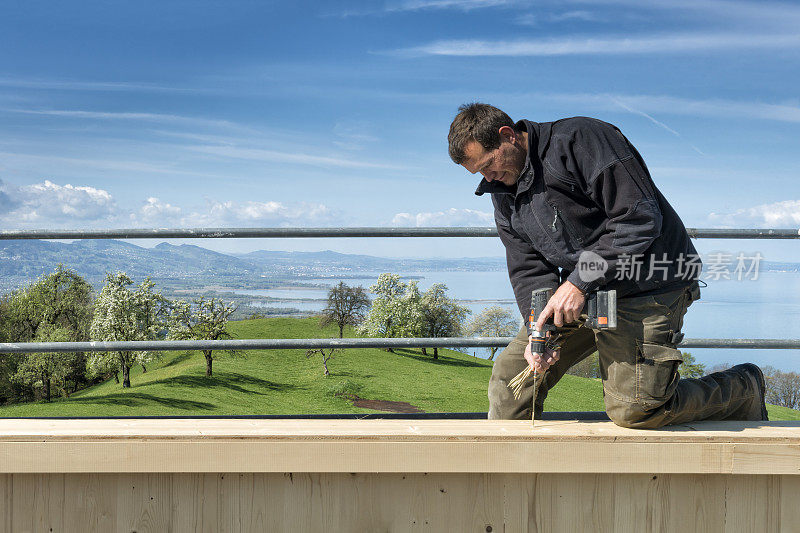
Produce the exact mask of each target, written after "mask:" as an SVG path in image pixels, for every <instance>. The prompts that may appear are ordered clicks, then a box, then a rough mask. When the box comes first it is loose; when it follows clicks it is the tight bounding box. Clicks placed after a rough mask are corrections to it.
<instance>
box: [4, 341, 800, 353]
mask: <svg viewBox="0 0 800 533" xmlns="http://www.w3.org/2000/svg"><path fill="white" fill-rule="evenodd" d="M512 340H514V337H415V338H400V339H398V338H381V337H370V338H347V339H227V340H215V341H206V340H201V341H171V340H163V341H116V342H103V341H90V342H5V343H0V353H46V352H47V353H54V352H169V351H180V350H296V349H317V350H318V349H320V348H500V347H504V346H507V345H508V344H509V343H510V342H511V341H512ZM678 347H679V348H760V349H778V350H786V349H800V339H684V340H683V342H681V343H680V344H678Z"/></svg>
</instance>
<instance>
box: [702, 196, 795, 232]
mask: <svg viewBox="0 0 800 533" xmlns="http://www.w3.org/2000/svg"><path fill="white" fill-rule="evenodd" d="M708 220H709V221H710V222H711V223H712V224H714V225H721V226H728V227H734V226H737V227H761V228H776V227H791V228H797V227H800V200H785V201H782V202H775V203H771V204H762V205H757V206H754V207H748V208H745V209H739V210H737V211H734V212H732V213H711V214H710V215H709V216H708Z"/></svg>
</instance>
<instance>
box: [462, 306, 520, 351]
mask: <svg viewBox="0 0 800 533" xmlns="http://www.w3.org/2000/svg"><path fill="white" fill-rule="evenodd" d="M519 328H520V323H519V320H518V319H516V318H514V315H513V314H512V313H511V312H509V311H508V310H507V309H504V308H502V307H500V306H499V305H493V306H491V307H487V308H486V309H484V310H483V311H481V312H480V313H479V314H478V316H476V317H475V318H473V319H472V321H471V322H470V324H469V326H468V328H467V331H468V334H469V335H470V336H472V337H510V336H512V335H515V334H516V333H517V331H518V330H519ZM498 349H499V348H497V347H496V346H492V347H489V348H487V350H488V352H489V360H490V361H491V360H493V359H494V355H495V354H496V353H497V350H498Z"/></svg>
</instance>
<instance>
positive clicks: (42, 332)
mask: <svg viewBox="0 0 800 533" xmlns="http://www.w3.org/2000/svg"><path fill="white" fill-rule="evenodd" d="M93 292H94V291H93V289H92V286H91V285H89V283H88V282H87V281H86V280H84V279H83V278H82V277H81V276H79V275H78V274H77V273H76V272H75V271H73V270H70V269H67V268H65V267H64V265H61V264H60V265H58V266H57V267H56V269H55V270H54V271H53V272H51V273H50V274H47V275H44V276H41V277H40V278H38V279H37V280H36V281H35V282H33V283H31V284H30V285H27V286H25V287H23V288H21V289H18V290H16V291H13V292H12V293H10V294H8V295H6V296H5V297H4V298H3V300H2V302H0V317H2V334H3V336H4V337H5V338H6V339H7V340H9V341H12V342H31V341H48V340H51V341H86V340H88V339H89V325H90V323H91V317H92V306H93V301H92V299H93ZM51 359H52V361H53V364H54V365H55V366H52V365H51V364H49V363H48V364H45V363H44V361H45V360H51ZM42 365H44V366H42ZM33 368H42V369H48V368H50V369H51V370H52V371H53V375H54V376H55V375H57V376H59V378H58V379H60V380H61V384H60V386H61V387H62V389H63V391H64V392H65V393H66V390H67V384H66V380H67V379H71V380H72V381H73V390H76V389H77V387H78V385H79V383H84V382H86V375H85V368H86V356H85V354H83V353H80V352H79V353H70V354H59V355H57V354H33V355H27V356H18V357H8V358H3V362H2V376H0V387H1V388H2V391H0V396H2V398H0V399H2V400H3V401H8V400H10V399H12V398H14V399H16V398H19V397H20V393H22V397H31V396H32V395H33V392H32V391H33V389H32V387H33V386H34V385H35V384H36V383H38V382H39V381H40V377H41V373H39V372H33V370H32V369H33ZM33 373H36V374H37V375H39V377H37V378H33V377H32V375H33ZM50 379H51V378H45V380H44V381H42V387H43V395H44V396H46V397H49V396H50V393H49V390H47V389H49V384H50ZM11 383H16V385H13V386H12V385H11ZM25 391H28V392H25Z"/></svg>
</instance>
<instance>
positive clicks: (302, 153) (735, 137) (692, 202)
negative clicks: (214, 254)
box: [0, 0, 800, 261]
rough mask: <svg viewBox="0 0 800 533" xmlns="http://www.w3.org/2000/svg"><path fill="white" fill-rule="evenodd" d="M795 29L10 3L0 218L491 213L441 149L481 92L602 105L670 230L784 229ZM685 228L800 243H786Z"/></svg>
mask: <svg viewBox="0 0 800 533" xmlns="http://www.w3.org/2000/svg"><path fill="white" fill-rule="evenodd" d="M651 4H653V5H651ZM798 28H800V5H798V4H790V3H773V2H738V1H719V0H711V1H705V2H703V1H688V0H665V1H662V2H658V3H644V2H638V1H636V2H635V1H632V0H609V1H591V0H566V1H563V0H562V1H558V2H555V1H537V2H523V1H514V0H397V1H386V2H384V1H371V2H339V3H334V2H325V3H320V2H277V1H275V2H271V1H260V2H257V1H244V0H242V1H226V2H222V1H219V2H216V1H203V0H193V1H172V2H166V1H164V2H148V1H144V0H140V1H135V2H134V1H129V2H119V1H102V2H100V1H87V0H83V1H80V2H75V1H64V2H44V1H24V2H23V1H8V0H6V1H4V2H3V3H2V4H0V225H2V227H4V228H95V227H171V226H186V227H195V226H239V227H253V226H328V225H347V226H391V225H413V226H417V225H471V226H486V225H491V224H492V215H491V202H490V200H489V199H488V198H487V197H477V196H474V194H473V191H474V189H475V186H476V185H477V181H478V179H477V178H476V177H475V176H472V175H470V174H468V173H467V172H466V171H465V170H464V169H463V168H461V167H459V166H456V165H454V164H453V163H452V162H451V161H450V160H449V158H448V156H447V143H446V134H447V129H448V127H449V124H450V121H451V120H452V117H453V115H454V114H455V112H456V109H457V107H458V105H460V104H462V103H464V102H469V101H476V100H477V101H484V102H488V103H492V104H494V105H496V106H498V107H501V108H502V109H504V110H505V111H506V112H507V113H509V115H511V116H512V117H513V118H515V119H520V118H527V119H530V120H534V121H547V120H554V119H557V118H562V117H566V116H575V115H588V116H594V117H598V118H601V119H603V120H607V121H609V122H612V123H614V124H616V125H617V126H619V127H620V128H621V129H622V130H623V132H624V133H625V134H626V135H627V136H628V138H629V139H631V140H632V141H633V142H634V144H635V145H636V146H637V147H638V149H639V151H640V152H641V153H642V155H643V156H644V158H645V160H646V161H647V163H648V165H649V167H650V170H651V173H652V175H653V178H654V180H655V182H656V184H657V185H658V187H659V188H660V189H661V190H662V191H663V192H664V193H665V195H666V196H667V198H668V199H669V201H670V202H671V203H672V205H673V206H674V207H675V208H676V209H677V210H678V212H679V214H680V215H681V216H682V218H683V220H684V222H685V223H686V225H687V226H690V227H783V228H787V227H800V184H799V182H800V180H798V177H800V154H799V153H798V152H800V141H798V139H800V135H799V134H800V93H798V87H800V79H798V78H800V68H798V67H800V29H798ZM194 242H195V243H197V244H202V245H204V246H208V247H212V248H215V249H218V250H223V251H248V250H253V249H259V248H266V249H295V250H317V249H335V250H340V251H344V252H359V253H371V254H376V255H390V256H418V257H422V256H431V255H433V256H439V257H442V256H456V257H458V256H485V255H499V254H501V253H502V249H501V246H500V245H499V243H498V242H497V241H495V240H493V239H482V240H473V241H469V240H463V239H451V240H427V239H393V240H388V239H383V240H358V239H353V240H333V239H331V240H285V241H276V240H272V241H266V240H260V241H257V240H237V241H233V240H225V241H221V240H220V241H205V242H202V243H198V242H197V241H194ZM139 244H146V243H143V242H142V241H139ZM149 244H155V243H149ZM697 245H698V249H699V250H701V252H710V251H712V250H729V251H732V252H737V251H747V252H753V251H761V252H762V254H763V255H764V257H765V259H768V260H769V259H773V260H793V261H800V244H798V242H797V241H781V242H766V241H758V242H756V241H718V242H711V241H699V242H698V243H697Z"/></svg>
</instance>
